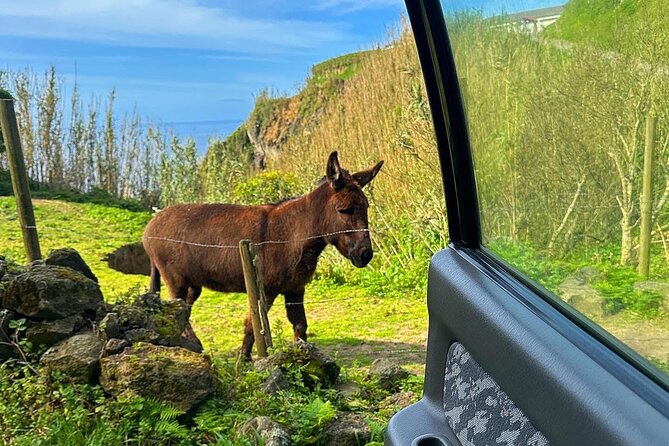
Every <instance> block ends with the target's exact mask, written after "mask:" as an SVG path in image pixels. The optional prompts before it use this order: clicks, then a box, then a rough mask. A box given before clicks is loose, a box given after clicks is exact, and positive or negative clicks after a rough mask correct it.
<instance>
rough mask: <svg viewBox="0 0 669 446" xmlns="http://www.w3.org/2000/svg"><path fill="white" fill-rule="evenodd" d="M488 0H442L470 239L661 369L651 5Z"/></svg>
mask: <svg viewBox="0 0 669 446" xmlns="http://www.w3.org/2000/svg"><path fill="white" fill-rule="evenodd" d="M456 3H457V4H456ZM493 3H495V4H496V7H495V9H492V8H490V9H485V8H484V9H479V10H475V11H473V10H470V11H465V10H462V9H460V8H459V2H448V1H447V2H445V4H444V8H445V14H446V20H447V24H448V26H449V32H450V35H451V39H452V45H453V51H454V56H455V59H456V66H457V70H458V78H459V81H460V86H461V90H462V94H463V99H464V104H465V109H466V117H467V120H468V127H469V133H470V139H471V145H472V151H473V157H474V164H475V174H476V182H477V188H478V193H479V206H480V215H481V221H482V242H483V244H484V245H485V247H486V248H488V249H489V250H491V251H492V252H493V253H495V254H496V255H498V256H499V257H501V258H502V259H503V260H505V261H506V262H508V263H510V264H511V265H512V266H513V267H515V268H516V269H518V270H519V271H520V272H522V273H523V274H525V275H526V276H527V277H529V278H530V279H532V280H533V281H535V282H538V283H539V284H540V285H541V286H543V287H544V288H545V289H546V290H548V291H550V292H551V293H552V294H553V295H554V296H557V298H559V299H561V300H562V301H564V302H566V303H568V304H569V305H571V306H573V307H574V308H575V309H576V310H578V311H579V312H580V313H582V314H583V315H585V316H587V317H588V318H590V319H591V320H592V321H594V322H596V323H597V324H599V325H600V326H601V327H603V328H604V329H606V330H607V331H608V332H610V333H611V334H613V335H614V336H616V337H618V338H619V339H620V340H622V341H623V342H625V343H626V344H627V345H628V346H630V347H632V348H633V349H635V350H636V351H637V352H638V353H640V354H641V355H642V356H644V357H645V358H647V359H649V360H650V361H652V362H653V363H654V364H655V365H656V366H657V367H659V368H660V369H661V370H663V371H664V372H665V373H667V372H668V371H669V206H668V205H667V200H668V199H669V108H668V107H667V106H666V104H667V103H668V99H669V27H668V26H667V25H668V24H669V22H668V21H667V19H665V18H663V17H665V16H664V14H663V13H662V2H661V1H650V2H635V1H622V2H599V3H601V5H600V6H597V7H595V6H593V4H594V3H597V2H588V1H583V0H580V1H579V0H572V1H570V2H568V3H567V4H566V5H562V6H560V5H559V4H560V3H561V2H559V1H557V2H554V3H557V6H556V5H555V4H553V5H551V4H550V2H543V5H547V4H548V6H550V7H546V8H543V9H539V10H528V9H530V8H526V9H519V2H516V1H510V0H509V1H499V2H493ZM520 3H522V2H520ZM536 3H541V2H534V4H536ZM641 3H644V6H643V7H641V6H640V5H641ZM609 4H610V5H609ZM607 5H609V6H607ZM616 5H617V6H616ZM530 6H532V5H530Z"/></svg>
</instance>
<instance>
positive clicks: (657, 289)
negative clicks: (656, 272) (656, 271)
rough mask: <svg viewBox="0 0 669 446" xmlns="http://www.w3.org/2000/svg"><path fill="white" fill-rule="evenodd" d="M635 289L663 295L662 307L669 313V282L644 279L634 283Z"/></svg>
mask: <svg viewBox="0 0 669 446" xmlns="http://www.w3.org/2000/svg"><path fill="white" fill-rule="evenodd" d="M634 290H635V291H647V292H651V293H655V294H659V295H660V296H662V309H663V310H664V311H666V312H667V313H669V283H667V282H656V281H654V280H644V281H643V282H637V283H635V284H634Z"/></svg>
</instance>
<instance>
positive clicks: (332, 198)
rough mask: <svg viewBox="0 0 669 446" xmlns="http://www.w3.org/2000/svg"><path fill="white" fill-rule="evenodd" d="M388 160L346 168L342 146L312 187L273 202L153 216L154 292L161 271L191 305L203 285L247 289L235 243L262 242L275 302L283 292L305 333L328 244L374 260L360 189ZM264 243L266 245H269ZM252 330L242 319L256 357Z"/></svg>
mask: <svg viewBox="0 0 669 446" xmlns="http://www.w3.org/2000/svg"><path fill="white" fill-rule="evenodd" d="M382 165H383V161H380V162H379V163H378V164H377V165H376V166H374V167H373V168H371V169H369V170H364V171H362V172H358V173H354V174H349V173H348V171H346V170H344V169H342V168H341V167H340V166H339V160H338V158H337V152H332V153H331V154H330V157H329V158H328V162H327V169H326V176H325V179H324V180H323V181H322V182H321V184H320V185H319V186H318V187H317V188H316V189H315V190H313V191H312V192H310V193H309V194H307V195H304V196H302V197H299V198H294V199H291V200H286V201H283V202H280V203H276V204H266V205H259V206H242V205H232V204H179V205H175V206H170V207H168V208H166V209H164V210H162V211H160V212H159V213H158V214H156V216H155V217H153V219H152V220H151V221H150V222H149V224H148V225H147V227H146V229H145V231H144V239H143V240H144V248H145V249H146V252H147V253H148V255H149V257H150V259H151V291H152V292H158V291H159V290H160V277H161V276H162V278H163V279H164V280H165V284H166V285H167V289H168V291H169V294H170V296H171V297H173V298H178V299H183V300H185V301H186V302H187V303H188V304H191V305H192V304H193V303H194V302H195V301H196V300H197V298H198V297H199V296H200V293H201V292H202V287H206V288H210V289H212V290H216V291H223V292H245V291H246V289H245V285H244V275H243V273H242V265H241V261H240V257H239V250H238V249H237V246H238V243H239V241H240V240H243V239H249V240H251V241H253V242H255V243H256V244H257V252H258V255H259V256H260V259H261V260H262V268H263V272H264V279H263V280H264V287H265V292H266V294H267V300H268V302H269V305H270V306H271V305H272V303H273V302H274V299H276V297H277V295H279V294H283V295H284V297H285V303H286V313H287V316H288V320H289V321H290V322H291V324H293V331H294V334H295V339H298V338H299V339H304V340H306V339H307V318H306V316H305V314H304V306H303V305H302V303H303V301H304V287H305V285H306V284H307V283H309V281H310V280H311V278H312V276H313V274H314V271H315V270H316V264H317V263H318V257H319V256H320V254H321V252H323V249H325V247H326V246H327V244H328V243H329V244H332V245H334V246H335V247H336V248H337V250H338V251H339V252H340V253H341V254H342V255H343V256H344V257H346V258H347V259H349V260H350V261H351V263H353V265H355V266H357V267H359V268H362V267H364V266H365V265H367V264H368V263H369V261H370V260H372V255H373V252H372V242H371V239H370V236H369V231H368V226H367V224H368V223H367V208H368V207H369V203H368V201H367V197H366V196H365V194H364V193H363V191H362V188H363V187H364V186H365V185H367V184H368V183H369V182H370V181H372V179H374V177H375V176H376V174H378V173H379V170H380V169H381V166H382ZM264 242H266V243H264ZM252 346H253V328H252V326H251V318H250V315H247V317H246V320H245V321H244V342H243V344H242V352H243V353H244V355H245V356H246V358H250V357H251V347H252Z"/></svg>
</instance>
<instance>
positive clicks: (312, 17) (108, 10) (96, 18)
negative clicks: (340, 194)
mask: <svg viewBox="0 0 669 446" xmlns="http://www.w3.org/2000/svg"><path fill="white" fill-rule="evenodd" d="M562 2H563V1H561V0H471V1H467V0H451V1H448V0H445V1H443V3H444V5H445V9H446V10H452V9H461V8H463V7H465V8H467V7H469V8H475V9H481V10H483V11H484V12H485V13H492V12H496V11H499V10H501V9H504V10H507V12H513V11H520V10H528V9H534V8H538V7H542V6H551V5H555V4H560V3H562ZM403 10H404V4H403V2H402V1H401V0H360V1H355V0H291V1H288V0H276V1H271V0H246V1H240V0H218V1H216V0H0V69H3V68H4V69H10V70H22V69H24V68H25V67H31V68H32V69H33V70H34V71H37V72H41V71H43V70H45V69H46V68H47V67H48V66H50V65H52V64H53V65H55V66H56V70H57V72H58V73H59V74H60V75H61V76H62V77H63V78H64V79H65V85H66V90H71V86H72V84H73V81H74V79H75V74H76V79H77V82H78V85H79V88H80V90H81V93H82V96H83V97H84V98H85V99H86V98H88V97H90V95H91V94H93V93H95V94H97V95H102V96H104V95H106V94H107V93H108V92H109V91H110V90H111V89H112V88H115V89H116V93H117V102H116V105H117V106H116V109H117V111H119V112H121V113H124V112H131V111H132V110H137V112H138V114H139V115H140V116H143V117H146V118H148V119H150V120H151V121H153V122H160V123H164V124H170V123H182V124H179V125H180V126H181V127H182V128H184V126H186V127H187V126H188V124H183V123H189V122H194V121H217V122H219V123H220V126H221V127H226V124H223V123H221V121H229V123H228V124H227V126H228V127H231V126H234V125H235V123H238V122H241V121H242V120H244V119H245V118H246V117H247V116H248V113H249V112H250V110H251V108H252V106H253V96H254V94H256V93H257V92H258V91H260V90H261V89H263V88H268V89H270V90H272V91H277V92H281V93H292V92H294V91H295V90H296V89H297V88H299V86H300V85H301V83H302V82H303V81H304V79H305V77H306V76H307V75H308V73H309V69H310V67H311V66H312V65H314V64H316V63H318V62H321V61H323V60H326V59H328V58H331V57H334V56H337V55H341V54H345V53H348V52H352V51H357V50H360V49H365V48H369V47H370V46H372V45H373V44H374V43H382V42H384V40H385V35H386V29H387V28H388V27H389V26H393V25H394V24H396V23H397V22H398V20H399V17H400V14H401V13H402V11H403ZM211 127H212V128H215V127H216V125H215V123H211ZM230 130H231V128H225V129H224V130H222V133H227V132H228V131H230Z"/></svg>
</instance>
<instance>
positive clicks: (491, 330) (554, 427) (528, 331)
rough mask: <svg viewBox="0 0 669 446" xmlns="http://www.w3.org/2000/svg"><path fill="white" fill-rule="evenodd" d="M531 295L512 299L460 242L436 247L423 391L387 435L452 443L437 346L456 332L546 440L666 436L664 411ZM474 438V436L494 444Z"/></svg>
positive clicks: (598, 441)
mask: <svg viewBox="0 0 669 446" xmlns="http://www.w3.org/2000/svg"><path fill="white" fill-rule="evenodd" d="M535 298H536V302H531V304H528V302H527V301H522V300H521V299H518V298H517V297H516V296H515V295H514V293H513V292H510V291H507V290H506V289H505V288H504V287H503V284H500V283H499V281H498V280H497V278H494V275H491V274H489V272H487V271H486V268H485V265H482V264H480V263H478V262H477V260H476V259H475V258H473V257H470V256H469V255H468V253H467V252H465V251H462V252H461V251H458V250H456V249H454V248H449V249H445V250H443V251H441V252H439V253H438V254H436V255H435V256H434V258H433V259H432V262H431V266H430V272H429V283H428V308H429V314H430V321H429V322H430V325H429V327H430V328H429V336H428V354H427V363H426V364H427V366H426V372H425V388H424V398H423V400H421V401H420V402H419V403H417V404H415V405H414V406H411V407H409V408H407V409H405V410H404V411H402V412H400V413H398V414H397V415H395V417H393V419H392V420H391V422H390V425H389V428H388V431H387V436H386V444H390V445H411V444H412V443H413V442H414V440H415V439H416V438H418V437H420V436H421V435H425V434H433V435H434V436H439V435H441V436H442V437H443V438H444V439H446V440H450V441H451V442H452V443H453V444H459V443H458V442H457V440H456V439H455V435H454V433H453V432H452V431H451V429H450V426H449V420H448V419H447V417H446V415H445V413H444V409H443V407H444V376H445V373H446V372H447V370H446V355H447V352H448V349H449V346H450V345H451V344H452V343H453V342H456V341H457V342H459V343H461V344H462V345H463V346H464V347H465V349H466V350H467V351H468V352H469V353H470V354H471V357H472V358H473V359H474V360H475V361H476V362H477V363H478V364H480V365H481V367H482V368H483V369H484V371H485V372H487V374H489V376H490V377H491V378H492V379H493V380H494V381H495V382H496V383H497V384H498V385H499V388H500V389H501V391H503V392H504V393H506V395H508V397H509V398H510V400H511V401H512V402H513V403H514V404H515V406H517V407H518V408H519V409H520V411H522V413H523V414H525V416H526V417H527V418H528V419H529V420H530V421H531V423H532V424H533V425H534V426H535V427H536V428H537V429H538V430H539V431H540V432H541V433H543V435H545V437H546V439H548V441H549V442H550V444H553V445H663V446H666V445H668V444H669V420H668V419H667V418H666V417H665V416H664V415H663V414H661V413H660V412H659V411H658V410H656V409H655V408H654V407H652V406H651V405H650V404H648V403H647V402H646V401H645V400H644V399H643V398H642V397H641V396H640V395H638V394H637V393H635V392H634V391H633V390H631V389H630V388H629V387H628V386H627V385H625V384H624V383H622V382H621V381H620V380H618V379H617V378H616V377H615V376H613V375H612V374H611V373H609V372H608V371H607V369H605V368H604V367H603V366H602V365H600V363H601V361H598V360H597V358H592V357H590V356H588V355H587V354H586V353H584V351H582V350H581V349H580V348H578V347H577V346H576V345H575V343H573V342H572V341H570V340H569V339H568V336H565V335H564V334H563V333H561V332H559V331H558V330H556V329H555V328H554V324H552V323H551V322H550V320H551V319H553V320H560V319H565V318H564V316H562V315H561V314H559V313H558V311H557V310H555V309H553V308H552V307H551V306H550V305H548V304H547V303H546V302H544V301H543V300H541V299H540V298H539V297H537V296H535ZM537 308H540V309H541V311H540V312H539V311H537ZM551 312H552V313H553V314H551ZM563 322H564V321H563ZM566 323H569V322H568V321H566ZM573 330H574V332H575V333H578V332H579V331H580V328H578V327H576V326H575V325H574V326H573ZM572 339H573V338H572ZM602 348H605V347H603V346H602ZM620 361H621V362H622V359H620ZM639 374H640V373H639ZM640 379H645V377H643V376H641V377H640ZM645 381H647V382H646V385H647V386H654V385H655V384H654V383H652V382H650V381H649V380H647V379H645ZM473 421H475V420H473ZM473 421H472V422H473ZM451 424H452V423H451ZM465 424H466V423H465ZM471 424H472V423H470V425H471ZM476 438H477V439H479V442H478V443H473V444H493V445H494V444H499V441H496V439H495V438H487V439H486V440H485V441H484V442H483V443H480V438H482V437H481V436H478V437H476ZM434 441H437V440H434ZM463 443H466V441H463ZM419 444H423V443H419ZM424 444H425V445H427V444H440V443H438V442H435V443H428V442H424ZM445 444H448V443H445ZM502 444H503V443H502ZM511 444H520V443H511Z"/></svg>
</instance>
